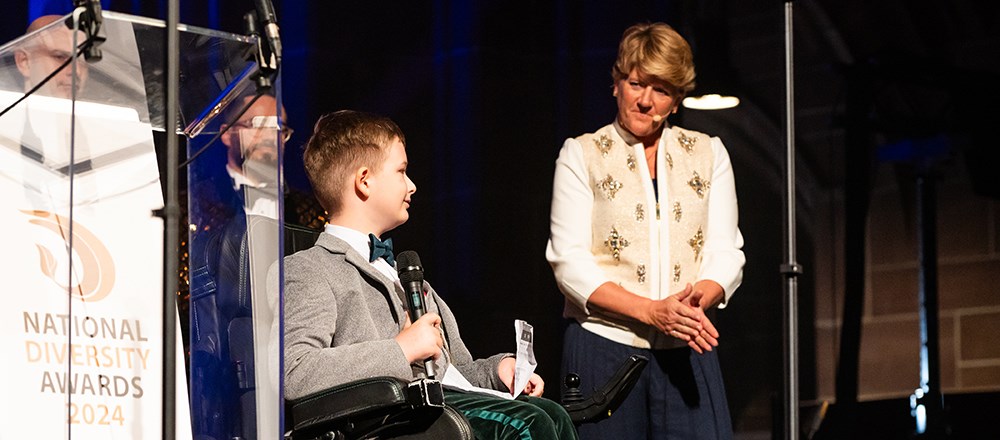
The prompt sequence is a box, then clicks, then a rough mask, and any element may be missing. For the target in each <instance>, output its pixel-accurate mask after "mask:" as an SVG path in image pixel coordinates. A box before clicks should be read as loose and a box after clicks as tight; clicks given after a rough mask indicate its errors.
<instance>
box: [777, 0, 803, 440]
mask: <svg viewBox="0 0 1000 440" xmlns="http://www.w3.org/2000/svg"><path fill="white" fill-rule="evenodd" d="M793 10H794V9H793V8H792V1H790V0H789V1H786V2H785V138H786V142H787V150H786V156H785V179H786V181H785V188H786V189H785V219H784V223H785V243H784V244H785V257H786V259H785V262H784V263H783V264H782V265H781V274H782V276H783V277H784V278H785V292H784V293H785V295H784V296H785V301H784V306H785V307H784V313H785V325H784V333H785V337H784V341H783V342H784V350H785V355H786V356H785V359H784V373H785V376H784V379H785V387H784V391H785V396H784V397H785V398H784V409H785V425H784V430H785V439H787V440H797V439H798V438H799V427H798V425H799V424H798V421H799V354H798V346H799V342H798V331H799V324H798V276H799V275H800V274H802V267H801V266H799V264H798V262H797V261H796V253H795V247H796V244H795V227H796V226H795V87H794V81H793V80H794V70H793V62H792V60H793V57H792V55H793V51H792V43H793V38H792V21H793V20H792V12H793Z"/></svg>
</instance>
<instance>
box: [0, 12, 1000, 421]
mask: <svg viewBox="0 0 1000 440" xmlns="http://www.w3.org/2000/svg"><path fill="white" fill-rule="evenodd" d="M8 3H9V4H8V5H6V6H5V12H6V13H5V14H3V16H2V17H0V23H2V25H0V29H2V34H0V41H8V40H10V39H13V38H15V37H16V36H17V35H19V34H20V33H22V32H23V29H24V28H25V27H26V25H27V23H28V18H29V17H35V16H37V15H40V14H42V13H65V12H68V10H69V9H70V7H69V3H70V2H69V1H65V0H64V1H51V0H50V1H47V2H46V1H30V2H27V4H25V3H26V2H23V1H12V2H8ZM165 3H166V2H165V1H163V0H148V1H140V0H133V1H121V0H118V1H114V0H112V1H105V2H104V7H105V9H108V10H113V11H117V12H125V13H132V14H137V15H144V16H151V17H158V18H159V17H162V16H163V11H164V9H165ZM912 3H913V4H914V5H915V6H912V7H911V6H909V4H910V2H905V1H892V2H887V4H886V5H883V6H881V7H873V6H871V5H870V2H864V1H847V2H840V1H811V2H807V1H803V2H797V4H798V5H799V9H798V10H797V11H796V19H797V20H798V23H801V24H798V25H797V26H799V27H797V28H796V31H797V33H796V35H797V38H799V39H798V40H797V49H796V50H797V54H796V57H797V58H796V60H797V65H798V66H800V67H797V70H796V72H797V86H798V89H797V90H798V96H797V101H798V105H799V107H797V108H799V109H800V112H801V114H800V115H798V117H799V118H800V119H799V120H800V124H801V125H800V126H799V127H798V129H797V133H798V137H799V145H800V148H801V149H802V153H801V155H800V157H799V165H800V176H799V182H800V183H799V185H800V195H799V200H800V202H799V203H800V213H799V218H800V223H799V225H800V228H799V229H800V230H799V234H798V237H799V248H800V249H801V251H800V253H799V262H800V263H802V264H803V265H804V266H805V268H806V275H805V276H804V277H802V278H801V279H800V283H799V285H800V297H801V299H800V308H801V314H800V316H801V318H800V328H801V330H802V332H801V333H802V334H801V335H800V338H801V344H802V345H801V355H800V357H801V360H802V363H801V366H800V371H801V372H802V374H801V377H802V383H801V391H802V398H803V399H804V400H806V401H807V402H808V401H812V400H814V399H816V398H817V396H818V391H817V374H816V370H817V365H816V354H815V353H816V337H815V327H814V325H813V323H814V321H815V319H814V318H815V309H816V299H815V296H814V291H813V290H814V289H813V286H814V284H815V281H816V280H815V278H814V275H813V274H814V272H815V271H814V270H813V269H814V267H815V265H814V264H813V263H814V262H813V260H814V258H816V257H815V255H816V254H815V253H814V245H815V242H816V241H824V240H827V241H828V240H830V237H829V235H830V233H829V232H818V231H824V230H823V229H821V228H820V226H819V224H822V223H823V222H824V221H826V220H829V218H824V217H823V215H828V214H829V215H830V218H833V217H835V216H834V215H832V214H830V213H829V212H825V211H822V210H820V209H818V206H819V205H821V204H822V203H825V202H829V201H832V200H835V199H836V197H839V196H836V195H835V194H836V192H835V191H837V190H838V188H841V187H842V186H843V184H844V181H845V172H844V171H843V166H844V159H843V156H842V152H841V151H840V149H841V148H842V147H841V145H842V143H843V142H844V137H843V136H844V134H843V130H842V129H841V128H842V127H843V125H844V119H843V115H844V113H845V105H846V104H845V101H846V98H845V96H846V94H847V91H846V90H847V89H846V87H845V86H844V83H845V77H846V74H844V73H843V72H844V70H843V67H844V66H845V63H848V64H849V63H858V64H863V63H865V62H866V60H868V59H869V58H868V57H870V56H872V55H873V54H875V53H882V52H890V53H907V51H908V50H910V49H912V47H907V46H908V45H916V46H919V45H920V44H922V43H935V42H937V43H939V44H940V46H932V47H931V52H932V53H933V54H935V55H938V56H940V58H937V59H944V60H945V61H947V60H949V59H950V58H949V57H948V56H947V54H944V55H943V56H942V54H941V51H943V50H944V49H942V48H944V47H945V46H947V43H946V42H940V39H945V38H954V39H958V38H959V37H958V36H956V35H959V34H958V33H957V32H952V33H950V34H949V33H941V34H936V33H935V34H932V35H930V34H928V35H924V34H919V33H917V34H914V33H913V29H914V28H918V29H919V28H920V27H921V26H923V25H930V23H928V22H927V21H928V20H932V19H931V18H929V16H930V15H933V14H932V13H933V12H934V11H935V6H934V2H926V1H921V2H912ZM957 3H958V5H961V6H954V5H953V6H952V7H951V8H950V9H949V10H951V11H953V12H954V10H958V9H962V8H964V9H962V10H963V11H964V15H963V16H965V17H969V16H975V17H980V16H982V17H985V18H982V20H983V22H982V23H978V24H979V25H982V26H983V28H982V29H987V25H989V24H990V23H992V24H993V25H997V24H1000V23H998V21H997V20H996V19H995V17H996V15H997V14H996V12H997V9H998V8H997V7H995V6H988V4H990V3H989V2H957ZM275 5H276V8H277V13H278V18H279V22H280V25H281V36H282V41H283V43H284V66H283V74H282V75H283V78H282V79H283V93H284V105H285V107H286V108H287V110H288V115H289V118H288V120H289V125H290V126H292V127H293V128H295V129H296V134H295V137H293V138H292V140H291V142H290V144H289V148H288V150H287V153H286V166H285V170H286V178H287V181H288V184H289V185H291V186H293V187H295V188H297V189H300V190H304V191H308V190H309V188H308V182H307V181H306V178H305V174H304V172H303V170H302V164H301V148H300V147H301V146H302V144H303V143H304V142H305V141H306V140H307V138H308V136H309V133H310V131H311V127H312V124H313V122H314V121H315V120H316V119H317V118H318V117H319V116H320V115H321V114H324V113H327V112H330V111H334V110H337V109H343V108H352V109H358V110H366V111H371V112H376V113H380V114H384V115H387V116H389V117H391V118H393V119H394V120H395V121H396V122H397V123H398V124H399V125H400V126H401V127H402V129H403V131H404V132H405V133H406V136H407V153H408V155H409V160H410V168H409V169H410V171H409V174H410V177H411V178H412V179H413V181H414V182H415V183H416V185H417V192H416V194H415V196H414V198H413V205H412V208H411V210H410V213H411V219H410V221H409V222H408V223H407V224H405V225H403V226H402V227H400V228H399V229H398V230H396V231H393V232H392V233H391V234H390V236H391V237H392V238H393V240H394V243H395V244H396V247H397V248H398V249H399V250H405V249H411V250H415V251H417V252H418V253H419V254H420V255H421V258H422V260H423V262H424V265H425V268H426V275H427V278H428V279H429V280H430V281H431V282H432V283H433V284H434V285H435V287H436V288H437V290H438V291H439V292H440V293H441V295H442V296H443V297H444V298H445V299H446V300H447V301H448V303H449V304H450V305H451V307H452V308H453V309H454V310H455V312H456V314H457V316H458V318H459V321H460V322H461V327H462V329H463V335H462V336H463V338H464V339H465V340H466V341H467V343H468V344H469V345H470V348H471V349H472V350H473V354H474V355H478V356H486V355H489V354H492V353H495V352H498V351H513V350H514V348H515V347H514V332H513V320H514V319H517V318H520V319H524V320H527V321H528V322H530V323H531V324H533V325H534V326H535V335H536V336H535V352H536V355H537V357H538V360H539V368H538V372H539V373H540V374H541V375H542V376H543V377H544V378H545V380H546V382H547V385H548V386H547V387H546V388H547V392H546V395H547V396H548V397H551V398H558V389H559V384H560V382H561V378H560V377H559V375H560V374H559V361H560V351H561V344H562V330H563V327H564V322H563V320H562V318H561V311H562V303H563V300H562V296H561V295H560V293H559V292H558V290H557V289H556V286H555V283H554V280H553V277H552V272H551V270H550V268H549V266H548V263H547V262H546V261H545V257H544V250H545V244H546V240H547V238H548V213H549V198H550V193H551V179H552V173H553V168H554V162H555V159H556V157H557V154H558V151H559V148H560V146H561V144H562V141H563V140H564V139H565V138H567V137H572V136H577V135H579V134H582V133H584V132H588V131H593V130H595V129H597V128H599V127H601V126H603V125H604V124H607V123H609V122H611V120H612V118H613V117H614V114H615V103H614V100H613V98H612V96H611V76H610V69H611V64H612V62H613V60H614V56H615V53H616V50H617V42H618V39H619V38H620V36H621V33H622V31H623V30H624V29H625V28H626V27H628V26H629V25H631V24H633V23H636V22H640V21H664V22H667V23H669V24H671V25H673V26H675V27H676V28H678V30H680V31H681V33H682V34H684V35H685V36H686V37H687V38H688V39H689V41H690V42H691V43H692V46H693V47H694V50H695V54H696V61H697V66H698V67H699V79H698V81H699V84H700V85H701V86H702V87H703V89H704V88H707V87H715V86H721V87H729V88H730V90H732V91H735V92H737V93H738V95H739V96H740V97H741V98H742V99H743V104H742V105H741V106H740V107H738V108H736V109H732V110H724V111H718V112H698V111H692V110H682V111H681V113H680V114H678V115H675V119H674V123H676V124H679V125H682V126H685V127H687V128H692V129H696V130H701V131H705V132H708V133H710V134H713V135H718V136H720V137H721V138H722V140H723V141H724V142H725V144H726V146H727V148H728V150H729V152H730V155H731V157H732V159H733V168H734V173H735V176H736V184H737V192H738V196H739V201H740V223H741V228H742V230H743V233H744V236H745V238H746V245H745V247H744V251H745V252H746V256H747V265H746V268H745V275H744V282H743V285H742V287H741V288H740V289H739V291H738V292H737V293H736V296H735V297H734V298H733V300H732V301H731V303H730V306H729V307H728V308H727V309H725V310H723V311H721V312H720V313H719V314H718V317H717V325H718V327H719V329H720V332H721V334H722V338H721V341H720V343H721V346H720V347H719V353H720V357H721V362H722V368H723V372H724V374H725V379H726V386H727V389H728V395H729V403H730V407H731V410H732V414H733V423H734V427H735V429H736V430H737V432H739V433H747V435H751V433H757V434H756V435H758V436H763V438H767V436H769V435H770V434H769V433H770V431H771V429H772V423H773V422H774V421H775V420H778V421H780V413H776V412H775V411H773V408H775V407H774V405H775V404H777V405H778V406H777V408H779V409H780V401H777V400H776V399H778V398H780V396H781V383H782V354H781V316H782V314H781V310H782V306H781V298H782V288H781V286H782V279H781V277H780V275H779V272H778V268H779V265H780V264H781V262H782V251H781V249H782V237H783V232H782V227H781V224H782V221H781V218H782V206H781V200H782V197H783V196H782V193H783V189H782V188H783V174H782V173H783V165H782V164H783V162H784V148H785V141H784V129H783V128H782V127H783V121H784V116H783V113H784V110H783V109H784V104H783V103H784V82H783V81H784V59H783V57H784V46H783V45H784V41H783V32H784V28H783V26H784V22H783V2H779V1H763V0H753V1H740V2H725V1H719V0H701V1H698V0H661V1H643V0H639V1H629V2H620V1H599V2H580V1H570V0H554V1H551V2H528V1H481V2H471V1H470V2H466V1H448V0H433V1H405V2H403V1H399V2H377V1H373V2H330V1H324V2H320V1H311V2H307V1H289V0H285V1H281V0H275ZM867 8H870V9H871V13H870V14H869V13H868V12H867ZM250 9H252V2H250V1H236V0H208V1H197V2H195V1H185V2H181V15H182V17H181V19H182V21H183V22H184V23H188V24H192V25H197V26H203V27H209V28H215V29H221V30H226V31H231V32H242V28H241V24H240V23H241V20H240V17H241V15H242V14H243V13H244V12H246V11H248V10H250ZM946 9H947V8H946ZM980 11H981V12H988V13H989V14H982V15H976V14H977V13H978V12H980ZM943 15H944V16H945V17H946V18H947V16H948V14H943ZM952 15H954V14H952ZM897 17H908V18H910V19H913V22H912V23H911V22H906V21H905V20H903V19H902V18H899V22H896V21H894V20H895V19H896V18H897ZM936 19H937V18H935V20H936ZM914 23H915V24H914ZM872 24H877V28H876V27H875V26H870V25H872ZM945 28H946V29H952V30H954V27H947V26H946V27H945ZM996 28H997V26H993V27H992V29H996ZM900 29H904V30H905V31H906V32H903V31H900ZM856 31H858V32H856ZM984 32H985V31H984ZM835 34H836V35H835ZM896 34H898V35H899V37H898V38H891V36H892V35H896ZM916 36H919V38H916ZM987 36H988V38H986V39H984V40H983V41H995V40H992V39H990V38H995V37H996V32H995V31H993V32H990V33H988V34H987ZM904 37H905V38H904ZM910 37H913V38H910ZM914 38H916V41H913V40H914ZM904 40H905V41H904ZM949 41H951V40H949ZM977 41H979V40H977ZM873 42H878V43H877V44H876V43H873ZM989 47H991V46H989V45H983V47H982V51H983V52H984V53H987V52H988V53H991V54H992V55H989V56H992V57H996V46H992V49H989ZM992 66H994V68H997V67H998V66H1000V63H995V64H992ZM998 70H1000V69H998ZM830 78H834V80H830ZM697 91H698V90H696V92H697ZM991 105H993V106H995V104H991ZM994 112H995V111H994ZM994 123H995V121H994ZM218 148H222V146H221V145H220V146H219V147H218ZM836 200H840V201H842V199H836ZM824 212H825V214H821V213H824ZM827 226H829V225H827ZM833 229H834V230H838V229H837V228H836V227H834V228H833ZM818 237H820V238H818ZM821 239H822V240H821ZM833 252H834V254H836V253H838V252H839V251H838V250H836V249H835V250H834V251H833ZM832 258H835V257H832ZM830 264H831V265H832V263H830ZM820 269H823V268H822V267H821V268H820ZM830 271H832V269H830V270H821V271H820V272H821V273H823V274H826V275H827V276H829V277H835V276H837V273H835V272H834V273H833V274H831V273H828V272H830ZM834 308H836V306H834ZM915 369H916V366H913V370H914V371H915ZM913 374H914V375H915V373H913ZM827 379H829V378H827ZM595 385H597V384H584V386H585V388H586V387H587V386H595ZM914 385H916V381H915V380H914ZM911 389H912V388H911ZM804 415H805V416H809V415H810V414H809V413H808V412H807V413H806V414H804ZM775 417H779V418H778V419H775ZM904 423H905V422H904ZM778 425H780V423H778Z"/></svg>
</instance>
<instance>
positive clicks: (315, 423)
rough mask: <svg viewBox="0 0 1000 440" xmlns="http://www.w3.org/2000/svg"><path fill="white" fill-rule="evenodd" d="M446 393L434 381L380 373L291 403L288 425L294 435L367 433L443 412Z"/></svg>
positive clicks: (362, 434) (314, 435) (297, 437)
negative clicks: (408, 379)
mask: <svg viewBox="0 0 1000 440" xmlns="http://www.w3.org/2000/svg"><path fill="white" fill-rule="evenodd" d="M443 407H444V391H443V390H442V388H441V383H440V382H438V381H435V380H426V379H424V380H417V381H414V382H406V381H404V380H402V379H398V378H394V377H375V378H370V379H363V380H359V381H355V382H350V383H346V384H343V385H339V386H336V387H333V388H329V389H326V390H323V391H320V392H317V393H314V394H311V395H308V396H305V397H302V398H299V399H296V400H294V401H287V402H286V408H287V410H286V412H285V414H286V418H287V419H288V420H287V423H286V426H288V427H289V429H290V430H291V432H294V433H295V434H294V436H293V437H294V438H295V439H304V438H319V437H322V436H323V435H325V434H326V433H328V432H336V433H341V434H343V435H345V436H346V437H347V438H353V437H366V436H368V435H371V434H373V433H375V432H378V431H381V430H384V429H390V428H398V427H399V426H400V425H406V424H410V423H414V422H415V421H419V420H422V419H427V418H428V417H432V418H433V417H435V416H436V415H438V414H440V412H441V410H442V409H443Z"/></svg>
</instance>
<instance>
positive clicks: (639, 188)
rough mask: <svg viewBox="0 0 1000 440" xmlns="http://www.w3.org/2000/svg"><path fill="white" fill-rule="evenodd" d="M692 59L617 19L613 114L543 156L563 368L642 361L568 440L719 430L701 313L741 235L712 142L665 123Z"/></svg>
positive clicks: (711, 334)
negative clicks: (613, 405)
mask: <svg viewBox="0 0 1000 440" xmlns="http://www.w3.org/2000/svg"><path fill="white" fill-rule="evenodd" d="M692 58H693V57H692V55H691V47H690V46H689V45H688V43H687V42H686V41H685V40H684V38H683V37H681V36H680V35H679V34H678V33H677V32H676V31H674V29H673V28H671V27H670V26H668V25H666V24H663V23H653V24H637V25H634V26H632V27H630V28H629V29H627V30H626V31H625V34H624V35H623V36H622V40H621V42H620V43H619V46H618V58H617V60H616V61H615V65H614V67H613V68H612V71H611V75H612V77H613V78H614V85H613V88H612V90H613V93H612V94H613V95H614V97H615V99H616V101H617V103H618V114H617V117H616V118H615V120H614V122H612V123H611V124H609V125H606V126H604V127H602V128H600V129H599V130H597V131H596V132H594V133H588V134H584V135H582V136H579V137H577V138H571V139H567V140H566V142H565V143H564V144H563V147H562V150H561V151H560V153H559V159H558V160H557V161H556V171H555V178H554V183H553V191H552V193H553V194H552V214H551V215H552V218H551V234H550V238H549V243H548V248H547V250H546V257H547V258H548V260H549V263H550V264H551V265H552V269H553V271H554V272H555V278H556V282H557V283H558V285H559V289H560V290H561V291H562V293H563V295H564V296H565V297H566V307H565V310H564V315H565V316H566V317H567V318H572V320H573V322H571V323H570V325H569V327H568V328H567V330H566V337H565V345H564V347H563V371H564V373H565V372H574V373H577V374H579V375H580V378H581V382H582V383H583V384H584V387H585V388H587V387H592V386H597V384H602V383H605V382H606V381H607V380H608V379H609V378H610V377H611V375H612V374H613V373H614V371H615V370H616V369H617V368H618V366H619V365H620V363H621V362H622V361H623V360H624V359H625V358H626V357H628V356H629V355H632V354H639V355H642V356H645V357H646V358H648V359H649V365H648V366H647V367H646V369H645V370H644V371H643V374H642V377H641V379H640V381H639V383H638V384H637V385H636V387H635V389H634V390H633V391H632V392H631V394H630V395H629V397H628V399H627V400H626V401H625V402H624V403H623V404H622V406H621V407H620V408H619V409H618V412H616V413H615V415H614V416H613V417H610V418H608V419H605V420H604V421H601V422H599V423H596V424H589V425H584V426H581V427H580V438H581V439H608V438H616V439H685V440H687V439H730V438H732V424H731V422H730V417H729V409H728V406H727V402H726V393H725V389H724V387H723V382H722V373H721V371H720V370H719V362H718V357H717V356H716V353H715V351H714V348H715V347H717V346H718V340H719V333H718V332H717V331H716V329H715V326H714V325H713V324H712V321H711V320H710V318H709V317H710V316H712V315H713V313H712V312H711V310H712V309H714V308H716V307H719V308H722V307H725V305H726V303H727V301H728V300H729V298H730V297H731V296H732V294H733V292H734V291H735V290H736V288H737V287H738V286H739V284H740V281H741V280H742V276H743V264H744V262H745V258H744V256H743V252H742V251H741V250H740V249H741V248H742V246H743V236H742V235H741V234H740V231H739V228H738V226H737V206H736V190H735V186H734V182H733V170H732V166H731V164H730V162H729V155H728V153H727V152H726V149H725V147H724V146H723V145H722V141H721V140H719V138H717V137H710V136H708V135H705V134H703V133H699V132H696V131H691V130H686V129H682V128H680V127H676V126H671V125H670V124H669V123H668V122H667V116H669V115H671V114H673V113H676V112H677V106H678V105H679V104H680V101H681V100H682V99H683V97H684V95H685V94H687V93H688V92H689V91H691V90H692V89H693V88H694V78H695V73H694V64H693V60H692ZM706 312H708V314H707V315H706Z"/></svg>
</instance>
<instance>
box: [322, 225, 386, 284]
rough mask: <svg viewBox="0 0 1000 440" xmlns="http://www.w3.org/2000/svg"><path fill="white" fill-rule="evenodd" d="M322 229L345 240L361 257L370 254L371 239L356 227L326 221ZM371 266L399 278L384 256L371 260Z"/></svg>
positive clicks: (366, 257) (384, 273) (366, 256)
mask: <svg viewBox="0 0 1000 440" xmlns="http://www.w3.org/2000/svg"><path fill="white" fill-rule="evenodd" d="M324 231H325V232H326V233H327V234H330V235H332V236H334V237H337V238H339V239H341V240H344V241H345V242H347V244H348V245H350V246H351V247H352V248H354V250H355V251H357V252H358V254H361V256H362V257H364V258H365V259H368V256H369V255H371V247H370V246H371V241H370V240H369V239H368V235H366V234H365V233H364V232H361V231H358V230H356V229H351V228H348V227H346V226H340V225H334V224H330V223H327V224H326V227H324ZM371 264H372V266H375V269H377V270H378V271H379V272H382V274H383V275H385V276H387V277H389V279H391V280H394V281H395V280H399V274H397V273H396V269H395V268H394V267H392V266H390V265H389V262H387V261H385V259H384V258H379V259H377V260H375V261H372V262H371Z"/></svg>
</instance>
